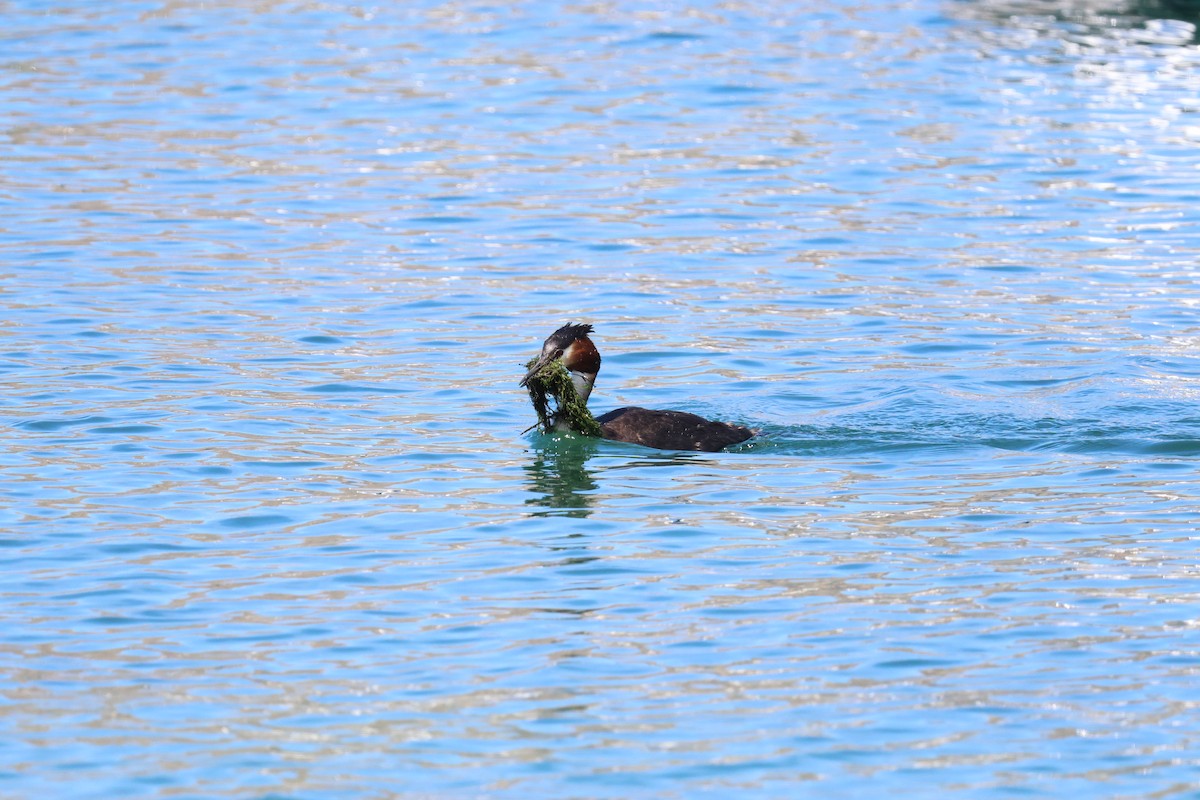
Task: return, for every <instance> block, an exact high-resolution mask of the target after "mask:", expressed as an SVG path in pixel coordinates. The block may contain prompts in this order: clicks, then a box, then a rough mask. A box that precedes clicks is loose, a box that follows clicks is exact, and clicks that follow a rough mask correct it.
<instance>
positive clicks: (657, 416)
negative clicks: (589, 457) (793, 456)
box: [521, 324, 754, 452]
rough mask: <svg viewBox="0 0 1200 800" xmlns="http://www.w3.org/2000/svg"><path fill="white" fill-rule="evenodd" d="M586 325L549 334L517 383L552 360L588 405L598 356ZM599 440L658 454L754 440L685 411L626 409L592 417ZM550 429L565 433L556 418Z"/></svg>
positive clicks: (745, 431)
mask: <svg viewBox="0 0 1200 800" xmlns="http://www.w3.org/2000/svg"><path fill="white" fill-rule="evenodd" d="M591 332H592V326H591V325H574V324H568V325H563V326H562V327H561V328H559V329H558V330H556V331H555V332H554V333H552V334H550V337H549V338H548V339H546V343H545V344H543V345H542V354H541V355H540V356H538V359H537V362H536V363H535V364H534V365H533V366H532V367H530V369H529V372H527V373H525V377H524V378H522V379H521V385H522V386H525V385H526V384H527V383H529V380H530V379H531V378H533V376H535V375H537V374H538V373H539V372H541V371H542V369H543V368H544V367H546V365H548V364H551V363H553V362H554V361H555V360H556V359H560V358H561V359H562V363H563V366H564V367H566V368H567V371H568V372H569V373H570V374H571V384H572V385H573V386H574V387H575V393H576V394H577V395H579V399H580V401H581V402H582V403H585V404H586V403H587V401H588V397H590V396H591V394H592V387H593V386H594V385H595V383H596V374H597V373H599V372H600V351H599V350H597V349H596V345H595V344H593V343H592V340H591V339H590V338H588V334H590V333H591ZM596 422H598V423H600V435H601V436H603V437H604V438H605V439H612V440H615V441H618V442H631V443H633V444H640V445H645V446H646V447H657V448H658V449H660V450H706V451H709V452H716V451H718V450H723V449H725V448H726V447H729V446H730V445H732V444H737V443H738V442H744V441H746V440H747V439H749V438H750V437H751V436H753V435H754V432H753V431H751V430H750V429H749V428H743V427H742V426H740V425H730V424H728V423H725V422H714V421H712V420H707V419H705V418H704V417H698V416H696V415H695V414H688V413H687V412H686V411H654V410H651V409H648V408H638V407H636V406H626V407H625V408H618V409H616V410H615V411H609V412H608V413H607V414H603V415H601V416H599V417H596ZM554 427H555V430H568V429H569V426H568V425H567V422H566V420H563V419H558V420H556V421H555V423H554Z"/></svg>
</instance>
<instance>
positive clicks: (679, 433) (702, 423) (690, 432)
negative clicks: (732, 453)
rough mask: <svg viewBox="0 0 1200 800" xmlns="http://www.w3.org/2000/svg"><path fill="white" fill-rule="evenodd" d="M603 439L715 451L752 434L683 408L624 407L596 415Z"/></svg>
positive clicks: (736, 426) (664, 447)
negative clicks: (677, 409)
mask: <svg viewBox="0 0 1200 800" xmlns="http://www.w3.org/2000/svg"><path fill="white" fill-rule="evenodd" d="M596 421H597V422H599V423H600V431H601V434H602V435H603V436H604V438H605V439H613V440H615V441H618V442H631V443H632V444H640V445H645V446H646V447H657V448H658V449H660V450H706V451H708V452H714V453H715V452H716V451H718V450H724V449H725V448H726V447H729V446H730V445H732V444H737V443H738V442H744V441H746V440H747V439H749V438H750V437H751V436H753V435H754V432H753V431H751V430H750V429H749V428H743V427H742V426H741V425H730V424H728V423H726V422H714V421H712V420H707V419H705V418H704V417H698V416H696V415H695V414H689V413H687V412H686V411H655V410H653V409H649V408H638V407H637V406H627V407H625V408H618V409H615V410H613V411H609V412H608V413H607V414H603V415H601V416H599V417H596Z"/></svg>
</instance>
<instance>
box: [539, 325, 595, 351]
mask: <svg viewBox="0 0 1200 800" xmlns="http://www.w3.org/2000/svg"><path fill="white" fill-rule="evenodd" d="M591 332H592V326H591V325H586V324H576V323H573V322H568V323H567V324H566V325H563V326H562V327H561V328H559V329H558V330H556V331H555V332H554V333H552V334H550V338H549V339H548V340H547V341H552V342H554V343H555V344H557V345H560V346H562V347H566V346H567V345H569V344H570V343H571V342H573V341H575V340H576V339H582V338H584V337H585V336H587V335H588V334H589V333H591Z"/></svg>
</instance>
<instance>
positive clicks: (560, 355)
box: [554, 350, 563, 358]
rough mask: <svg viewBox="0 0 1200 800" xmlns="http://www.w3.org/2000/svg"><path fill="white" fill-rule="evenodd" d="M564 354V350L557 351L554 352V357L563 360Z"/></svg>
mask: <svg viewBox="0 0 1200 800" xmlns="http://www.w3.org/2000/svg"><path fill="white" fill-rule="evenodd" d="M562 354H563V351H562V350H555V351H554V357H555V358H562Z"/></svg>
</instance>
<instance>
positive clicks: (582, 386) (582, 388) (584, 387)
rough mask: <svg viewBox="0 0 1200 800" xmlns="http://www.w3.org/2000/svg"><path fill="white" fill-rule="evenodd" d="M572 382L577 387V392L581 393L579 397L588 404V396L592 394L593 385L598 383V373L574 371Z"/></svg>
mask: <svg viewBox="0 0 1200 800" xmlns="http://www.w3.org/2000/svg"><path fill="white" fill-rule="evenodd" d="M571 383H572V385H574V387H575V394H577V395H579V399H580V400H582V401H583V404H584V405H587V401H588V398H589V397H591V396H592V386H594V385H595V383H596V375H595V374H594V373H587V372H572V373H571Z"/></svg>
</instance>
